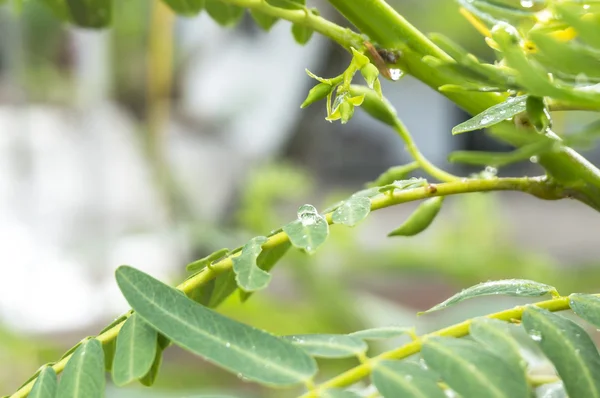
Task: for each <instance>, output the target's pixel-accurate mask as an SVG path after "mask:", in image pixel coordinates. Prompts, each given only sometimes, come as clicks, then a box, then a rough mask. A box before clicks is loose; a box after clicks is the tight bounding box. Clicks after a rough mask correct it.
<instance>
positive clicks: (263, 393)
mask: <svg viewBox="0 0 600 398" xmlns="http://www.w3.org/2000/svg"><path fill="white" fill-rule="evenodd" d="M309 3H310V2H309ZM390 3H391V4H392V5H393V6H394V7H396V8H397V9H398V10H399V11H400V12H402V13H403V15H405V16H406V17H407V19H408V20H410V21H412V22H413V23H414V24H415V25H416V26H417V27H419V28H421V29H423V30H424V31H436V32H442V33H444V34H447V35H448V36H450V37H452V38H453V39H455V40H456V41H458V42H459V43H461V44H462V45H464V46H465V47H466V48H468V49H469V50H471V51H473V52H474V53H476V54H477V55H480V56H482V57H488V59H489V57H490V56H491V52H490V51H488V49H487V48H486V47H485V46H484V43H483V40H481V38H480V36H479V35H478V34H477V33H476V31H475V30H474V29H473V28H472V27H471V26H470V25H468V24H467V23H466V21H464V20H463V19H462V18H461V17H460V15H459V14H458V11H457V6H456V5H455V4H454V3H453V2H451V1H435V2H434V1H427V2H416V1H414V2H410V1H394V2H390ZM434 3H435V4H434ZM15 4H16V3H15ZM15 4H13V3H11V2H7V3H5V4H4V5H3V6H1V7H0V158H2V161H1V162H0V238H2V239H1V240H0V241H1V242H2V244H0V260H2V261H0V264H1V265H0V280H2V282H1V283H0V291H2V292H3V293H0V320H1V322H2V324H3V327H2V329H1V330H0V359H1V360H0V390H1V391H2V392H3V393H10V392H11V391H13V390H14V389H16V388H17V387H18V386H19V385H20V383H21V382H24V381H25V380H26V379H27V378H28V377H29V376H30V374H32V373H33V372H35V370H36V369H37V367H39V366H40V365H41V364H42V363H45V362H48V361H53V360H56V359H57V358H58V357H60V355H62V353H63V352H64V351H66V349H68V348H69V347H70V346H72V345H73V344H74V343H76V342H77V341H78V340H79V339H81V338H82V337H84V336H86V335H93V334H95V333H97V331H99V330H100V329H101V328H102V327H103V325H105V324H107V323H109V322H110V321H111V319H113V318H114V317H116V316H118V315H119V314H120V313H121V312H123V311H124V310H126V305H125V302H124V300H123V299H122V298H121V297H120V294H119V292H118V290H117V288H116V285H115V283H114V281H113V277H112V273H113V270H114V269H115V268H116V267H117V266H118V265H120V264H125V263H127V264H131V265H133V266H136V267H139V268H141V269H144V270H146V271H147V272H150V273H151V274H153V275H155V276H158V277H160V278H162V279H164V280H168V281H170V282H171V283H174V284H175V283H177V282H178V281H181V280H182V279H183V278H185V277H186V275H185V264H187V263H188V262H190V261H192V260H195V259H197V258H200V257H203V256H205V255H207V254H209V253H211V252H212V251H214V250H217V249H220V248H222V247H229V248H233V247H237V246H239V245H242V244H243V243H244V242H245V241H246V240H247V239H249V238H251V237H253V236H256V235H261V234H266V233H268V232H269V231H271V230H273V229H276V228H278V227H280V226H282V225H283V224H285V223H287V222H288V221H289V220H291V219H293V218H294V217H295V212H296V208H297V207H298V206H300V205H302V204H304V203H311V204H314V205H315V206H317V207H318V208H319V209H323V208H325V207H327V206H328V205H330V204H331V203H333V202H335V201H337V200H339V199H341V198H344V197H346V196H347V195H349V194H350V193H352V192H353V191H356V190H359V189H361V188H362V186H363V184H364V183H365V182H367V181H369V180H372V179H374V178H376V177H377V175H378V174H379V173H381V172H383V171H384V170H385V169H386V168H387V167H389V166H392V165H395V164H401V163H405V162H407V161H409V159H408V157H407V155H406V153H405V152H404V151H403V144H402V142H400V141H399V139H398V138H397V137H396V136H394V135H393V133H392V132H390V131H387V130H386V129H385V128H384V127H382V126H380V125H378V124H376V123H375V122H373V121H371V120H369V119H368V118H367V117H365V116H364V115H357V117H356V118H355V120H354V119H353V120H352V122H351V123H350V124H349V125H348V126H344V127H343V128H340V126H339V125H331V124H329V123H326V122H325V120H324V114H325V111H324V106H320V104H318V105H313V106H312V107H311V108H309V109H308V110H305V111H300V110H299V109H298V108H299V104H300V103H301V101H302V99H303V97H304V96H305V94H306V92H307V91H308V89H309V88H310V85H311V82H310V81H309V80H308V79H307V78H306V76H305V74H304V72H303V69H304V68H305V67H307V68H309V69H311V70H313V71H314V72H315V73H317V74H319V75H326V76H329V75H334V74H337V73H339V72H340V71H341V70H343V68H344V66H345V64H346V63H347V62H348V61H349V58H348V56H347V55H346V54H344V53H343V52H342V51H341V50H339V49H337V48H335V46H333V45H331V44H330V43H328V42H327V41H326V40H322V39H319V38H316V37H315V38H314V39H313V40H312V41H311V43H309V44H308V45H307V47H305V48H301V47H299V46H297V45H295V44H294V43H293V40H292V38H291V35H290V34H289V32H288V31H289V25H288V24H287V23H286V22H283V21H282V22H279V23H278V24H277V25H276V27H275V28H274V30H273V31H272V32H271V33H263V32H261V31H259V30H258V29H257V28H256V27H254V26H253V23H252V21H251V20H250V19H249V17H246V18H245V19H244V20H243V21H242V23H241V24H240V25H239V26H238V27H236V28H234V29H229V30H225V29H223V28H220V27H218V26H216V25H215V23H214V22H212V21H211V20H210V19H209V18H207V17H206V16H205V15H202V16H200V17H197V18H191V19H177V18H175V17H174V16H173V15H172V14H171V13H170V11H168V10H167V9H166V8H165V7H164V6H163V5H162V4H161V3H159V2H158V1H154V2H152V1H150V2H148V1H143V0H128V1H125V2H116V3H115V11H114V15H115V21H114V27H113V28H112V29H111V30H110V31H102V32H92V31H82V30H79V29H73V28H70V27H67V26H64V25H62V24H61V23H60V22H59V21H58V20H57V19H56V18H55V17H54V16H53V15H52V13H51V12H50V11H49V9H48V8H46V6H45V5H44V4H43V3H42V2H41V1H38V0H26V1H23V2H22V3H21V2H19V4H20V5H19V7H16V6H15ZM313 5H315V6H317V7H319V8H320V9H321V10H322V13H323V15H325V16H326V17H328V18H331V19H333V20H335V21H337V22H339V23H343V20H342V19H341V18H340V17H339V16H337V15H336V14H335V13H334V12H333V11H332V10H330V9H328V8H327V7H326V6H325V5H324V4H323V3H322V2H313ZM432 10H435V12H434V11H432ZM384 93H385V94H386V95H388V96H389V98H390V100H391V101H392V102H393V103H394V104H395V105H396V106H397V108H398V111H399V114H400V115H401V116H402V117H403V118H404V120H405V121H406V123H407V125H408V126H409V127H410V128H411V131H412V133H413V134H414V135H415V136H416V137H417V142H418V143H419V144H420V145H421V146H422V148H423V151H424V152H425V153H426V155H428V156H429V157H431V158H432V160H434V162H436V163H438V164H440V165H442V166H447V167H450V168H452V169H453V171H454V172H461V173H464V174H467V173H469V172H471V171H474V170H472V169H463V168H458V167H457V166H454V165H448V164H447V163H446V160H445V156H446V155H447V154H448V153H449V152H450V151H452V150H455V149H490V148H491V149H493V150H506V149H508V148H506V147H505V146H503V145H501V144H498V143H495V142H493V141H491V140H490V139H488V138H486V136H485V135H484V134H483V133H481V132H478V133H475V134H469V135H465V137H463V136H460V137H451V135H450V129H451V127H452V126H453V125H455V124H457V123H459V122H461V121H462V120H464V119H465V117H466V115H465V114H464V113H462V112H461V111H460V110H458V109H456V108H455V107H454V106H453V105H452V104H449V103H447V102H446V101H445V100H444V99H443V98H442V97H441V96H439V95H437V94H436V93H434V92H432V91H431V90H429V89H428V88H425V87H424V86H422V85H419V84H418V83H416V82H414V81H411V79H410V78H406V79H404V80H403V81H401V82H400V83H399V84H397V85H392V84H386V85H385V87H384ZM584 119H585V117H584V116H582V115H574V116H572V117H565V116H562V117H561V118H560V119H558V120H556V123H557V125H558V126H559V127H562V128H564V129H569V128H571V126H576V125H577V124H580V123H584V122H585V120H584ZM589 155H590V156H591V159H592V160H595V161H597V160H598V156H597V153H596V152H593V151H592V152H590V153H589ZM536 172H538V173H539V172H540V170H539V169H538V168H537V166H536V165H534V164H521V165H516V166H514V167H511V168H510V169H507V170H501V174H503V175H508V174H515V175H522V174H525V173H528V174H534V173H536ZM415 206H416V204H406V205H402V206H398V207H395V208H391V209H385V210H381V211H378V212H376V213H374V214H372V215H371V216H370V217H369V218H368V219H367V220H366V221H365V222H364V223H363V224H361V225H360V226H358V227H356V228H352V229H349V228H346V227H343V226H337V225H336V226H332V227H331V235H330V237H329V239H328V242H327V243H326V244H325V245H324V247H323V248H322V249H320V250H319V252H318V253H316V254H315V255H313V256H308V255H306V254H304V253H300V252H296V251H293V250H292V251H290V252H289V253H288V255H287V256H286V257H285V258H284V259H283V260H282V261H281V262H280V264H279V265H278V266H277V268H276V269H275V270H274V278H273V282H272V283H271V286H270V287H269V288H268V289H267V290H266V291H263V292H260V293H259V294H255V295H254V296H253V297H252V299H251V300H249V301H248V302H247V303H245V304H244V305H241V304H240V303H239V298H238V297H237V296H236V295H234V296H232V297H231V298H230V299H229V300H228V301H226V302H225V303H224V304H223V305H222V307H221V308H220V310H221V311H222V312H223V313H225V314H227V315H229V316H231V317H233V318H235V319H238V320H241V321H243V322H247V323H248V324H251V325H253V326H256V327H259V328H262V329H265V330H268V331H270V332H272V333H275V334H292V333H293V334H300V333H346V332H351V331H355V330H358V329H362V328H367V327H375V326H384V325H390V324H393V325H403V326H410V325H415V326H416V327H417V331H418V332H419V333H422V332H426V331H430V330H433V329H437V328H440V327H443V326H446V325H449V324H451V323H455V322H458V321H461V320H463V319H465V318H468V317H473V316H477V315H482V314H485V313H489V312H493V311H496V310H500V309H503V308H508V307H510V306H513V305H516V304H520V303H524V302H526V301H523V300H515V299H509V298H497V297H494V298H493V299H482V300H476V301H473V302H467V303H464V304H461V305H459V306H456V307H454V308H453V309H449V310H446V311H443V312H440V313H436V314H432V315H427V316H423V317H416V315H415V314H416V312H417V311H420V310H423V309H426V308H428V307H430V306H432V305H434V304H436V303H438V302H440V301H442V300H443V299H445V298H447V297H448V296H450V295H452V294H453V293H455V292H456V291H458V290H460V289H461V288H464V287H466V286H469V285H473V284H476V283H479V282H482V281H486V280H490V279H502V278H526V279H533V280H536V281H539V282H543V283H547V284H551V285H554V286H556V287H557V288H558V289H559V291H560V292H561V293H563V294H567V293H570V292H592V291H596V292H597V291H598V289H599V287H600V282H599V281H600V271H599V267H598V265H600V264H599V260H598V254H600V247H598V245H597V242H598V239H597V236H598V232H599V231H600V228H598V223H597V214H595V213H593V211H592V210H589V209H587V208H584V207H583V205H580V204H579V203H570V202H560V203H559V202H556V203H550V202H540V201H538V200H536V199H534V198H529V197H525V196H524V195H521V194H510V193H507V194H504V193H503V194H473V195H469V196H464V197H452V198H449V200H447V201H446V206H445V209H444V210H443V212H442V214H441V216H440V217H439V219H438V220H436V222H435V223H434V224H433V225H432V227H431V228H430V229H429V230H428V231H426V232H425V233H424V234H422V235H420V236H418V237H415V238H410V239H406V238H396V239H388V238H386V234H387V232H389V231H390V230H392V229H393V228H395V227H396V226H398V225H399V224H400V223H401V222H402V220H404V219H405V218H406V217H407V216H408V215H409V214H410V212H411V210H413V209H414V208H415ZM402 341H403V340H402V339H398V340H395V341H390V342H386V343H385V344H383V343H380V344H378V345H375V346H373V349H372V351H373V352H377V351H379V350H382V349H384V348H386V347H388V348H389V347H392V346H394V345H397V344H399V343H402ZM355 363H356V361H355V360H335V361H331V360H329V361H320V365H321V369H322V372H321V374H320V376H319V378H326V377H327V376H331V375H335V374H336V373H339V372H340V371H342V370H344V369H346V368H348V367H350V366H353V365H354V364H355ZM211 392H219V393H230V394H232V395H235V396H244V397H246V396H247V397H251V396H255V397H279V396H292V395H289V394H288V393H286V392H282V391H268V390H265V389H262V388H261V387H259V386H256V385H254V384H248V383H245V382H243V381H241V380H239V379H237V378H236V377H235V376H232V375H229V374H228V373H225V372H222V371H220V370H219V369H217V368H215V367H214V366H211V365H209V364H207V363H205V362H204V361H202V360H201V359H199V358H196V357H193V356H191V355H189V354H187V353H185V352H183V351H182V350H180V349H178V348H171V349H169V350H168V351H167V353H166V355H165V361H164V362H163V366H162V371H161V372H160V374H159V376H158V379H157V382H156V388H154V389H153V390H147V389H143V388H142V387H139V386H131V387H130V388H125V389H116V388H112V387H111V388H110V389H109V391H108V392H107V395H108V396H110V397H136V396H157V397H159V396H160V397H182V396H189V395H194V394H200V393H211Z"/></svg>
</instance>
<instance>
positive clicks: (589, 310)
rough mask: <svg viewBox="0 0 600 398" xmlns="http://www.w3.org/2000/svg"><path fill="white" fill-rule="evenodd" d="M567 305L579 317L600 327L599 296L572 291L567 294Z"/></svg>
mask: <svg viewBox="0 0 600 398" xmlns="http://www.w3.org/2000/svg"><path fill="white" fill-rule="evenodd" d="M569 305H570V306H571V309H572V310H573V312H575V313H576V314H577V315H579V316H580V317H581V318H583V319H585V320H586V321H588V322H589V323H591V324H592V325H594V326H596V327H597V328H600V297H598V296H593V295H591V294H580V293H573V294H571V295H570V296H569Z"/></svg>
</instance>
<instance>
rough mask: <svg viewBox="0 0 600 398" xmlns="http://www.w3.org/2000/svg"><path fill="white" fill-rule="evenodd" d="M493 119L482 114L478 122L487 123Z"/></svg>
mask: <svg viewBox="0 0 600 398" xmlns="http://www.w3.org/2000/svg"><path fill="white" fill-rule="evenodd" d="M493 120H494V118H493V117H492V116H484V117H483V118H482V119H481V121H480V122H479V123H480V124H488V123H489V122H491V121H493Z"/></svg>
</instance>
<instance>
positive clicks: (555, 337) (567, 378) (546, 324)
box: [522, 306, 600, 398]
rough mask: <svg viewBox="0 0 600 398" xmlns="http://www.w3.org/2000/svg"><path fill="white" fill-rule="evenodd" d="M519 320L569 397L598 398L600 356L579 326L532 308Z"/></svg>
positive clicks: (542, 310)
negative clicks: (554, 371) (549, 362)
mask: <svg viewBox="0 0 600 398" xmlns="http://www.w3.org/2000/svg"><path fill="white" fill-rule="evenodd" d="M522 321H523V327H524V328H525V330H527V333H528V334H529V335H530V336H531V338H532V339H533V340H534V341H535V342H537V343H538V345H539V346H540V348H541V349H542V351H543V352H544V354H546V356H547V357H548V359H550V361H552V363H553V364H554V367H555V368H556V371H557V372H558V375H559V376H560V378H561V379H562V381H563V383H564V385H565V389H566V390H567V393H568V394H569V396H570V397H587V398H600V355H598V349H597V348H596V346H595V345H594V343H593V342H592V339H591V338H590V336H588V334H587V333H586V332H585V330H583V328H582V327H581V326H579V325H577V324H576V323H575V322H573V321H571V320H569V319H567V318H565V317H563V316H560V315H557V314H553V313H552V312H550V311H548V310H545V309H543V308H538V307H535V306H529V307H527V308H526V309H525V311H524V312H523V318H522Z"/></svg>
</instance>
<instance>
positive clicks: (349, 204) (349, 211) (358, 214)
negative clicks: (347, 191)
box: [332, 196, 371, 227]
mask: <svg viewBox="0 0 600 398" xmlns="http://www.w3.org/2000/svg"><path fill="white" fill-rule="evenodd" d="M370 212H371V200H370V199H369V198H367V197H364V196H352V197H351V198H350V199H348V200H346V201H345V202H344V203H342V205H341V206H340V207H338V208H337V209H336V210H335V211H334V212H333V215H332V220H333V222H334V223H335V224H344V225H347V226H349V227H353V226H355V225H356V224H358V223H359V222H361V221H362V220H364V219H365V218H366V217H367V216H368V215H369V213H370Z"/></svg>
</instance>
